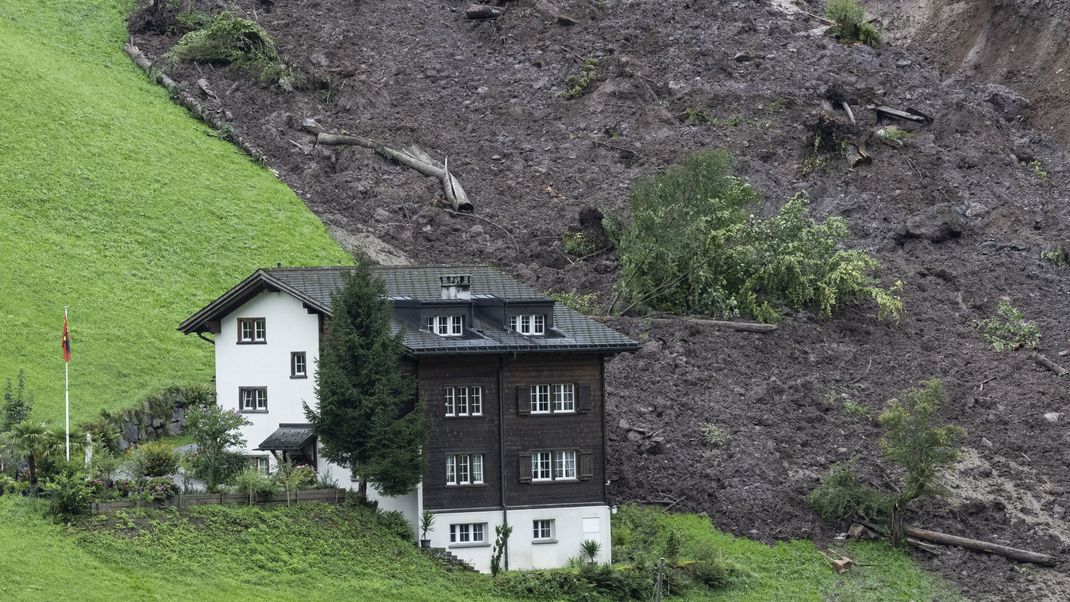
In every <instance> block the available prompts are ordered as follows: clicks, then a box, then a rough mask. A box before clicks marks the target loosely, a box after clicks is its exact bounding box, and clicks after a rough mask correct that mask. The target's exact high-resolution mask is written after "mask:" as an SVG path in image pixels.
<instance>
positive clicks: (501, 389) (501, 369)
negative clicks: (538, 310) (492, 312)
mask: <svg viewBox="0 0 1070 602" xmlns="http://www.w3.org/2000/svg"><path fill="white" fill-rule="evenodd" d="M498 461H499V468H498V479H499V483H500V494H501V495H500V497H501V505H502V524H503V525H508V524H509V508H508V505H507V504H506V503H505V363H504V362H503V360H502V356H501V355H499V356H498ZM505 570H507V571H508V570H509V541H508V540H506V542H505Z"/></svg>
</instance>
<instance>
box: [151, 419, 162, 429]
mask: <svg viewBox="0 0 1070 602" xmlns="http://www.w3.org/2000/svg"><path fill="white" fill-rule="evenodd" d="M161 426H163V418H161V417H159V416H154V417H153V418H152V428H154V429H158V428H160V427H161Z"/></svg>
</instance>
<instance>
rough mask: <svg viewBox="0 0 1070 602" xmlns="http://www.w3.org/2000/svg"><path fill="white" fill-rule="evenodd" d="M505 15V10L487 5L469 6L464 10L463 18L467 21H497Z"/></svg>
mask: <svg viewBox="0 0 1070 602" xmlns="http://www.w3.org/2000/svg"><path fill="white" fill-rule="evenodd" d="M504 14H505V8H504V7H500V6H491V5H489V4H469V5H468V8H466V9H464V16H466V17H468V18H469V19H497V18H498V17H500V16H502V15H504Z"/></svg>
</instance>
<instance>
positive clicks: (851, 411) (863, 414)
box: [843, 397, 870, 420]
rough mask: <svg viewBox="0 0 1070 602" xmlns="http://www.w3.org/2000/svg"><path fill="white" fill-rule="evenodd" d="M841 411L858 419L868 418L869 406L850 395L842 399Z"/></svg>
mask: <svg viewBox="0 0 1070 602" xmlns="http://www.w3.org/2000/svg"><path fill="white" fill-rule="evenodd" d="M843 411H844V412H846V413H847V415H848V416H851V417H852V418H856V419H858V420H869V418H870V413H869V408H868V407H866V406H865V405H863V404H861V403H859V402H857V401H855V400H853V399H851V398H850V397H848V398H845V399H844V400H843Z"/></svg>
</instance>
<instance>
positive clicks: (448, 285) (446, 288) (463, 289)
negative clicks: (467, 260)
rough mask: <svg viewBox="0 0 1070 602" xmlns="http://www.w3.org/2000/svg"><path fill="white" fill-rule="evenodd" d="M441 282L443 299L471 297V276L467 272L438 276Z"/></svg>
mask: <svg viewBox="0 0 1070 602" xmlns="http://www.w3.org/2000/svg"><path fill="white" fill-rule="evenodd" d="M438 280H439V282H441V283H442V298H443V299H471V298H472V276H471V275H469V274H450V275H447V276H439V277H438Z"/></svg>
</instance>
